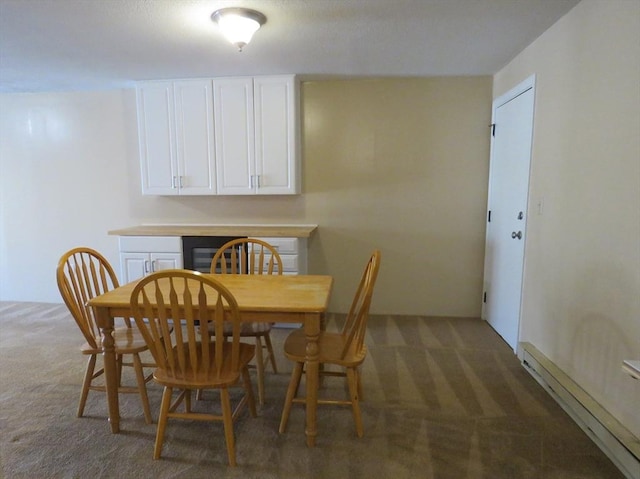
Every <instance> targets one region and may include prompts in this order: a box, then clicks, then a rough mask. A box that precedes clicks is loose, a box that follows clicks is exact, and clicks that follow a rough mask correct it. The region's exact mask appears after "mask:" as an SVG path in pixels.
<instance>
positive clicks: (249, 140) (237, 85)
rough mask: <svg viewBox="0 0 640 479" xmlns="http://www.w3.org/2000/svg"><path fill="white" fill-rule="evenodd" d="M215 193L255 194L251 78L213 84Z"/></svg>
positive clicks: (220, 81)
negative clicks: (216, 185) (216, 189)
mask: <svg viewBox="0 0 640 479" xmlns="http://www.w3.org/2000/svg"><path fill="white" fill-rule="evenodd" d="M213 101H214V104H215V123H216V135H215V139H216V175H217V183H218V194H220V195H251V194H255V188H254V180H255V146H254V138H255V131H254V121H253V117H254V111H253V79H252V78H220V79H214V81H213Z"/></svg>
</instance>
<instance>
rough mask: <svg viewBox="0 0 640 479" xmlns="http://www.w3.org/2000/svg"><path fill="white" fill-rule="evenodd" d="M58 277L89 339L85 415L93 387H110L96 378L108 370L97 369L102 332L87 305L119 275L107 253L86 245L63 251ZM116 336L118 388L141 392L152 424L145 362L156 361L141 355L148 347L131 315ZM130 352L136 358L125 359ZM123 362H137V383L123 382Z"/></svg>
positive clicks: (81, 406)
mask: <svg viewBox="0 0 640 479" xmlns="http://www.w3.org/2000/svg"><path fill="white" fill-rule="evenodd" d="M56 277H57V281H58V289H59V290H60V295H61V296H62V299H63V300H64V302H65V304H66V305H67V308H69V312H70V313H71V315H72V316H73V319H74V320H75V321H76V324H77V325H78V327H79V328H80V331H81V332H82V335H83V336H84V339H85V341H86V342H85V343H84V344H83V345H82V346H81V348H80V351H81V352H82V354H85V355H88V356H89V361H88V362H87V367H86V370H85V374H84V381H83V383H82V391H81V393H80V403H79V405H78V411H77V415H78V417H82V415H83V414H84V408H85V404H86V402H87V397H88V395H89V391H105V390H106V388H105V385H104V384H98V383H96V382H94V381H95V380H96V379H97V378H98V377H100V376H102V374H104V368H100V369H99V370H97V371H96V370H95V367H96V360H97V358H98V356H99V355H100V356H101V355H102V336H101V334H100V329H99V328H98V326H97V324H96V318H95V314H94V311H93V308H91V307H89V306H87V303H88V301H89V300H90V299H92V298H94V297H96V296H99V295H101V294H103V293H106V292H107V291H110V290H111V289H113V288H117V287H118V278H117V277H116V274H115V272H114V270H113V268H112V267H111V265H110V264H109V262H108V261H107V260H106V259H105V257H104V256H102V255H101V254H100V253H98V252H97V251H95V250H93V249H90V248H85V247H80V248H74V249H72V250H70V251H67V252H66V253H65V254H64V255H62V257H61V258H60V261H59V262H58V267H57V270H56ZM113 339H114V343H115V354H116V361H117V365H118V385H119V387H118V392H119V393H139V394H140V399H141V401H142V409H143V411H144V417H145V420H146V422H147V423H148V424H150V423H151V422H153V421H152V418H151V411H150V409H149V398H148V397H147V388H146V383H147V382H148V381H150V380H151V374H149V375H148V376H147V377H145V375H144V370H143V366H154V365H153V364H145V363H143V362H142V361H141V359H140V353H142V352H143V351H146V350H147V345H146V343H145V341H144V338H143V337H142V336H141V335H140V332H139V331H138V329H137V328H136V327H132V325H131V321H130V319H129V318H124V326H123V327H118V328H115V329H114V332H113ZM127 355H131V356H132V358H133V361H132V362H125V361H123V356H127ZM122 366H133V369H134V371H135V375H136V381H137V387H125V386H122V385H121V384H120V379H121V376H122Z"/></svg>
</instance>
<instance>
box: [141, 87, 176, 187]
mask: <svg viewBox="0 0 640 479" xmlns="http://www.w3.org/2000/svg"><path fill="white" fill-rule="evenodd" d="M136 100H137V104H138V105H137V106H138V136H139V148H140V167H141V175H142V194H143V195H176V194H178V191H177V189H175V187H174V186H175V182H174V178H176V176H177V171H176V161H175V155H176V153H175V127H174V125H175V111H174V101H173V84H172V83H171V82H150V83H147V84H144V85H141V86H139V87H138V88H137V89H136Z"/></svg>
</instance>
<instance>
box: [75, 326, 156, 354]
mask: <svg viewBox="0 0 640 479" xmlns="http://www.w3.org/2000/svg"><path fill="white" fill-rule="evenodd" d="M95 339H96V343H97V348H94V347H93V346H92V345H90V344H89V343H87V342H85V343H84V344H83V345H82V347H81V348H80V350H81V351H82V354H100V353H102V338H101V337H99V336H98V337H96V338H95ZM113 339H114V343H115V349H116V354H131V353H141V352H142V351H145V350H146V349H147V343H145V341H144V338H143V337H142V334H140V331H139V330H138V328H116V329H114V330H113Z"/></svg>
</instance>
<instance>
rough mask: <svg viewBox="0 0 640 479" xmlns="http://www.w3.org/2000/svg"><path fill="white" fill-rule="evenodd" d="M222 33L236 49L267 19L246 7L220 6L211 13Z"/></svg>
mask: <svg viewBox="0 0 640 479" xmlns="http://www.w3.org/2000/svg"><path fill="white" fill-rule="evenodd" d="M211 20H213V21H214V22H216V23H217V24H218V26H219V27H220V30H222V34H223V35H224V36H225V37H226V38H227V40H229V41H230V42H231V43H233V44H234V45H235V46H237V47H238V51H240V52H241V51H242V48H243V47H244V46H245V45H247V44H248V43H249V42H250V41H251V37H253V34H254V33H256V32H257V31H258V29H259V28H260V27H261V26H262V25H264V24H265V23H266V21H267V17H265V16H264V15H263V14H262V13H260V12H257V11H256V10H249V9H248V8H222V9H220V10H216V11H215V12H213V14H212V15H211Z"/></svg>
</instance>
